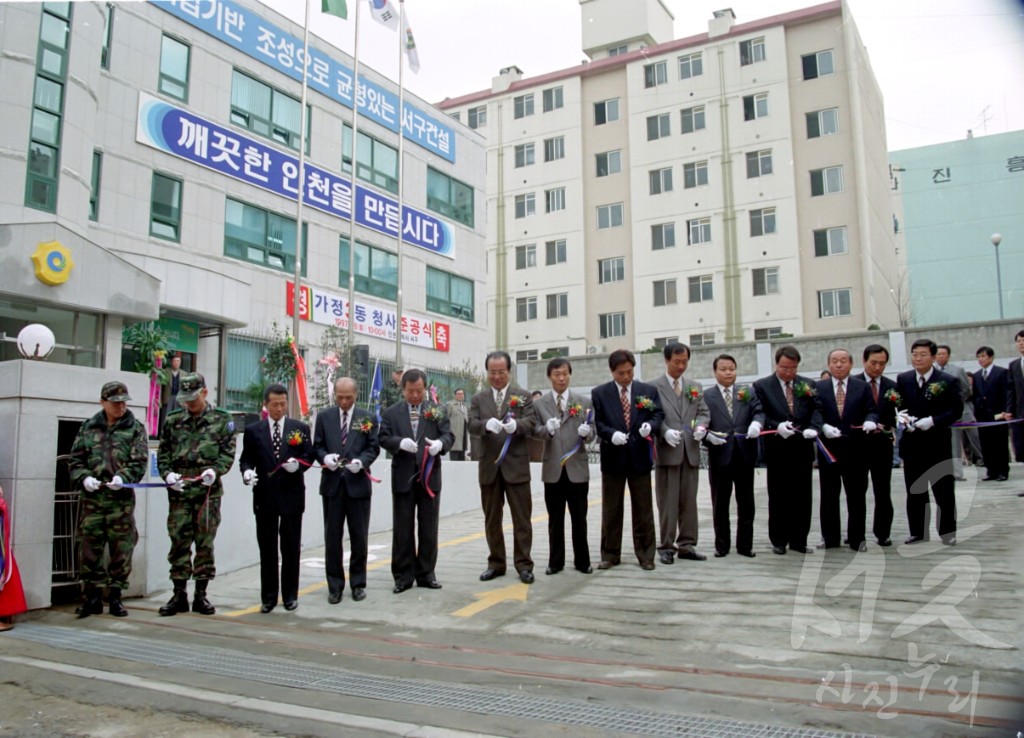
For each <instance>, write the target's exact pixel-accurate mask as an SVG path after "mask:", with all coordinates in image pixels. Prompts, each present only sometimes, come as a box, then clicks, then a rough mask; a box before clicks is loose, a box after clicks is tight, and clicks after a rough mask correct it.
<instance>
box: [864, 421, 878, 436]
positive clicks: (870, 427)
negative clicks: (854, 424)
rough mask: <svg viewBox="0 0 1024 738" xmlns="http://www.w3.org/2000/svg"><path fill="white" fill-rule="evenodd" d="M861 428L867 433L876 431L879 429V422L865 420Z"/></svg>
mask: <svg viewBox="0 0 1024 738" xmlns="http://www.w3.org/2000/svg"><path fill="white" fill-rule="evenodd" d="M861 430H863V431H864V432H865V433H874V432H875V431H876V430H878V423H876V422H875V421H873V420H865V421H864V425H863V426H861Z"/></svg>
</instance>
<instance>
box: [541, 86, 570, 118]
mask: <svg viewBox="0 0 1024 738" xmlns="http://www.w3.org/2000/svg"><path fill="white" fill-rule="evenodd" d="M543 97H544V101H543V102H544V112H545V113H550V112H551V111H552V110H557V109H558V108H560V107H562V106H563V105H564V104H565V103H564V102H563V101H562V88H561V87H549V88H548V89H546V90H544V93H543Z"/></svg>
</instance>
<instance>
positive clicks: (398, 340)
mask: <svg viewBox="0 0 1024 738" xmlns="http://www.w3.org/2000/svg"><path fill="white" fill-rule="evenodd" d="M404 35H405V0H398V253H397V257H398V258H397V262H398V269H397V271H396V274H395V276H396V278H397V281H398V293H397V294H396V295H395V366H396V367H399V366H402V229H403V226H404V225H405V217H404V216H405V210H404V204H403V203H404V198H403V196H402V195H403V193H404V192H405V177H403V176H402V171H403V169H404V168H405V166H404V164H405V86H404V82H403V77H404V72H405V63H404V60H403V59H402V52H403V51H404V45H405V38H404Z"/></svg>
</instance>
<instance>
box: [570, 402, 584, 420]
mask: <svg viewBox="0 0 1024 738" xmlns="http://www.w3.org/2000/svg"><path fill="white" fill-rule="evenodd" d="M566 412H567V413H569V417H570V418H579V417H583V405H581V404H580V403H578V402H574V403H573V404H571V405H569V407H568V408H566Z"/></svg>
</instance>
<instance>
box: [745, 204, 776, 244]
mask: <svg viewBox="0 0 1024 738" xmlns="http://www.w3.org/2000/svg"><path fill="white" fill-rule="evenodd" d="M769 233H775V208H761V209H760V210H751V211H750V235H751V236H752V237H753V236H765V235H767V234H769Z"/></svg>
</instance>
